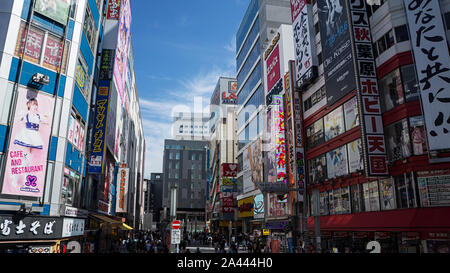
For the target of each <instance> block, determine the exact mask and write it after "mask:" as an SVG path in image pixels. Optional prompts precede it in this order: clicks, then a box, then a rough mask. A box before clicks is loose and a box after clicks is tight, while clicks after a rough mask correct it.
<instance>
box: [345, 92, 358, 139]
mask: <svg viewBox="0 0 450 273" xmlns="http://www.w3.org/2000/svg"><path fill="white" fill-rule="evenodd" d="M358 113H359V111H358V100H357V99H356V97H353V98H352V99H350V100H349V101H347V102H346V103H344V115H345V130H346V131H348V130H350V129H353V128H355V127H357V126H359V114H358Z"/></svg>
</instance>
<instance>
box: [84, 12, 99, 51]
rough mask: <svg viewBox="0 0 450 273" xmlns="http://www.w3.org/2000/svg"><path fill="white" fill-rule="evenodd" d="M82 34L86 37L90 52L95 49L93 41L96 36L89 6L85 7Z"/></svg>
mask: <svg viewBox="0 0 450 273" xmlns="http://www.w3.org/2000/svg"><path fill="white" fill-rule="evenodd" d="M83 32H84V34H85V36H86V40H87V41H88V44H89V46H90V48H91V50H92V51H94V49H95V41H96V36H97V29H96V27H95V23H94V17H93V16H92V11H91V8H90V7H89V5H86V15H85V18H84V25H83Z"/></svg>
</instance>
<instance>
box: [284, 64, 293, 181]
mask: <svg viewBox="0 0 450 273" xmlns="http://www.w3.org/2000/svg"><path fill="white" fill-rule="evenodd" d="M284 90H285V93H284V100H285V110H286V111H285V131H286V166H287V169H286V170H287V173H286V176H287V181H288V186H289V187H293V186H294V184H295V176H294V175H295V171H294V168H295V149H294V145H295V144H294V128H293V118H292V92H291V86H290V82H289V73H286V74H285V75H284Z"/></svg>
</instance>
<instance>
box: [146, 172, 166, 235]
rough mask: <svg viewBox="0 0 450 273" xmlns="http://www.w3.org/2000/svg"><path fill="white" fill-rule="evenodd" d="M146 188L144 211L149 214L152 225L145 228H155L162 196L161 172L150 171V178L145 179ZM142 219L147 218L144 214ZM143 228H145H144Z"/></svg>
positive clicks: (159, 215) (158, 219)
mask: <svg viewBox="0 0 450 273" xmlns="http://www.w3.org/2000/svg"><path fill="white" fill-rule="evenodd" d="M145 183H146V185H147V186H146V190H145V195H144V204H145V205H144V213H145V214H146V215H147V214H148V215H150V216H151V221H149V222H151V223H152V225H151V226H149V225H147V229H156V228H159V227H157V224H158V223H160V220H161V210H162V196H163V174H162V173H151V175H150V179H145ZM144 219H148V218H147V217H145V216H144ZM144 226H145V224H144ZM144 229H145V228H144Z"/></svg>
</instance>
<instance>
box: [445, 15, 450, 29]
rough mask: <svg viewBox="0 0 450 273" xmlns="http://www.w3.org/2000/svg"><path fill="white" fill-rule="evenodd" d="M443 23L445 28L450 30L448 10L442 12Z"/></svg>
mask: <svg viewBox="0 0 450 273" xmlns="http://www.w3.org/2000/svg"><path fill="white" fill-rule="evenodd" d="M444 23H445V25H446V26H447V28H446V29H447V30H450V12H446V13H445V14H444Z"/></svg>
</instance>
